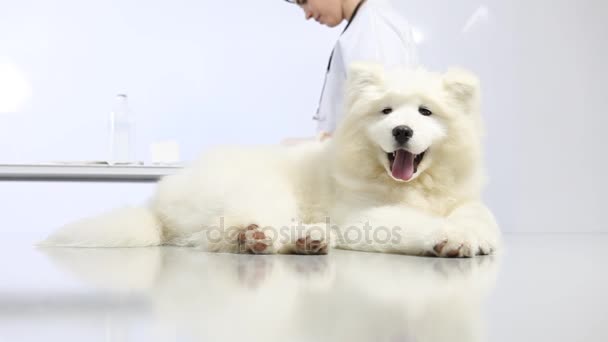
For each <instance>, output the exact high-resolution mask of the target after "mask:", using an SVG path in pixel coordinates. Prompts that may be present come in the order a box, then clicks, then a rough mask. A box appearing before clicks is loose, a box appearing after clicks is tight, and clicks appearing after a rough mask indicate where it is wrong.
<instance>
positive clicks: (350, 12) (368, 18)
mask: <svg viewBox="0 0 608 342" xmlns="http://www.w3.org/2000/svg"><path fill="white" fill-rule="evenodd" d="M286 1H287V2H291V3H294V4H297V5H298V6H299V7H300V8H301V9H302V10H303V11H304V14H305V17H306V19H307V20H309V19H315V20H316V21H317V22H318V23H320V24H323V25H326V26H329V27H335V26H338V25H339V24H340V23H342V21H344V20H346V21H347V22H348V24H347V25H346V27H345V29H344V31H343V32H342V35H341V36H340V38H339V39H338V41H337V43H336V45H335V47H334V49H333V51H332V53H331V56H330V58H329V63H328V66H327V73H326V76H325V84H324V85H323V89H322V91H321V99H320V101H319V107H318V109H317V113H316V115H315V116H314V119H315V120H317V121H318V136H319V138H320V139H321V140H323V139H325V138H327V137H330V136H331V133H332V132H333V131H334V130H335V128H336V125H337V124H338V123H339V122H340V119H341V118H342V115H343V105H344V84H345V81H346V71H347V69H348V66H349V65H350V64H351V63H353V62H358V61H372V62H377V63H381V64H383V65H384V66H385V67H387V68H391V67H395V66H414V65H416V64H417V53H416V46H415V42H414V39H413V35H412V29H411V27H410V25H409V24H408V23H407V21H406V20H405V19H404V18H402V17H401V16H400V15H399V14H398V13H397V12H396V11H395V10H394V9H392V8H391V7H390V6H389V5H388V4H387V2H386V1H385V0H286Z"/></svg>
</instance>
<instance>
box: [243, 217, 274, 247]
mask: <svg viewBox="0 0 608 342" xmlns="http://www.w3.org/2000/svg"><path fill="white" fill-rule="evenodd" d="M238 245H239V253H252V254H268V253H273V251H272V249H273V248H272V239H270V238H268V237H267V236H266V234H265V233H264V232H263V231H262V230H260V227H259V226H258V225H257V224H250V225H248V226H247V227H246V229H245V230H244V231H242V232H240V233H239V237H238Z"/></svg>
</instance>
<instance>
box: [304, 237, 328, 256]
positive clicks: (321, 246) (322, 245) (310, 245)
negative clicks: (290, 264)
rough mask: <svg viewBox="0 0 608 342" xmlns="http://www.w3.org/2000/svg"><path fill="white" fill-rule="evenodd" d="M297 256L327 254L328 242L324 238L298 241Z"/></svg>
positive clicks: (305, 238) (308, 238)
mask: <svg viewBox="0 0 608 342" xmlns="http://www.w3.org/2000/svg"><path fill="white" fill-rule="evenodd" d="M296 254H309V255H311V254H316V255H320V254H327V241H326V240H325V238H324V237H322V236H311V235H310V234H307V235H306V237H303V238H299V239H298V240H296Z"/></svg>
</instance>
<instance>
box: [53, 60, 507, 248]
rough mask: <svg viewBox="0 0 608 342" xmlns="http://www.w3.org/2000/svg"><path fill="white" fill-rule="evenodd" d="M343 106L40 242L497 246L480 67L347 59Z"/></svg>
mask: <svg viewBox="0 0 608 342" xmlns="http://www.w3.org/2000/svg"><path fill="white" fill-rule="evenodd" d="M346 113H347V114H346V115H345V117H344V118H343V119H342V123H341V125H340V126H339V127H338V129H337V131H336V132H335V133H334V136H333V137H332V138H331V139H329V140H328V141H326V142H323V143H308V144H302V145H298V146H291V147H286V146H271V147H231V148H221V149H216V150H213V151H211V152H209V153H207V154H205V155H204V156H203V157H202V158H201V159H200V160H198V161H197V162H195V163H194V164H193V165H190V166H189V167H187V168H185V169H183V170H182V171H180V172H179V173H177V174H175V175H171V176H167V177H165V178H164V179H163V180H162V181H161V182H160V183H159V184H158V188H157V191H156V194H155V195H154V196H153V198H152V199H151V200H150V202H149V203H148V205H147V206H145V207H141V208H123V209H119V210H116V211H113V212H110V213H107V214H103V215H101V216H99V217H94V218H89V219H84V220H81V221H79V222H76V223H73V224H70V225H67V226H65V227H63V228H62V229H60V230H59V231H58V232H57V233H55V234H54V235H52V236H51V237H50V238H49V239H47V240H46V241H45V242H44V243H43V244H45V245H54V246H82V247H127V246H129V247H135V246H154V245H162V244H169V245H179V246H197V247H201V248H203V249H204V250H206V251H212V252H236V253H238V252H247V253H298V254H324V253H326V252H327V247H328V246H327V244H328V242H329V244H330V245H331V246H333V247H337V248H342V249H351V250H361V251H377V252H390V253H403V254H414V255H422V254H432V255H437V256H452V257H468V256H474V255H478V254H489V253H492V251H494V250H496V249H497V248H498V247H499V239H500V234H499V231H498V227H497V225H496V222H495V220H494V218H493V215H492V214H491V213H490V211H489V210H488V209H487V208H486V207H485V206H484V205H483V204H482V203H481V201H480V196H481V190H482V185H483V169H482V160H481V155H482V153H481V141H480V140H481V133H482V129H481V127H482V125H481V118H480V113H479V84H478V81H477V79H476V77H475V76H473V75H471V74H470V73H468V72H466V71H463V70H450V71H448V72H446V73H445V74H437V73H431V72H428V71H425V70H422V69H416V70H405V69H400V70H384V69H383V68H382V67H380V66H378V65H375V64H355V65H353V66H352V67H351V68H350V71H349V76H348V80H347V94H346ZM396 127H406V128H407V130H408V131H409V135H407V137H403V136H401V137H399V135H400V134H401V133H403V132H401V133H399V132H397V133H396V131H395V129H396ZM398 138H403V139H401V140H400V139H398ZM395 152H396V153H395ZM399 153H401V156H399ZM414 158H415V159H414ZM420 158H421V159H420ZM393 164H395V165H397V164H399V165H400V166H393ZM396 169H397V171H395V170H396ZM271 228H272V230H270V229H271Z"/></svg>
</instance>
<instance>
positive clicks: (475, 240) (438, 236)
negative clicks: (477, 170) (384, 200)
mask: <svg viewBox="0 0 608 342" xmlns="http://www.w3.org/2000/svg"><path fill="white" fill-rule="evenodd" d="M499 239H500V233H499V232H498V226H497V225H496V222H495V220H494V217H493V216H492V214H491V213H490V211H489V210H488V209H487V208H486V207H485V206H483V205H482V204H481V203H470V204H466V205H463V206H461V207H458V208H457V209H456V210H454V211H453V212H452V213H451V214H450V215H448V216H447V217H440V216H435V215H432V214H429V213H426V212H423V211H420V210H418V209H413V208H407V207H403V206H387V207H376V208H371V209H367V210H362V211H360V212H359V213H358V214H356V215H353V216H352V217H350V218H348V220H346V221H344V223H342V224H339V225H338V226H336V227H335V229H332V236H331V240H332V245H335V247H336V248H341V249H351V250H358V251H367V252H386V253H402V254H410V255H429V256H441V257H472V256H475V255H482V254H490V253H492V252H493V251H494V250H496V248H497V247H498V244H499Z"/></svg>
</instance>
